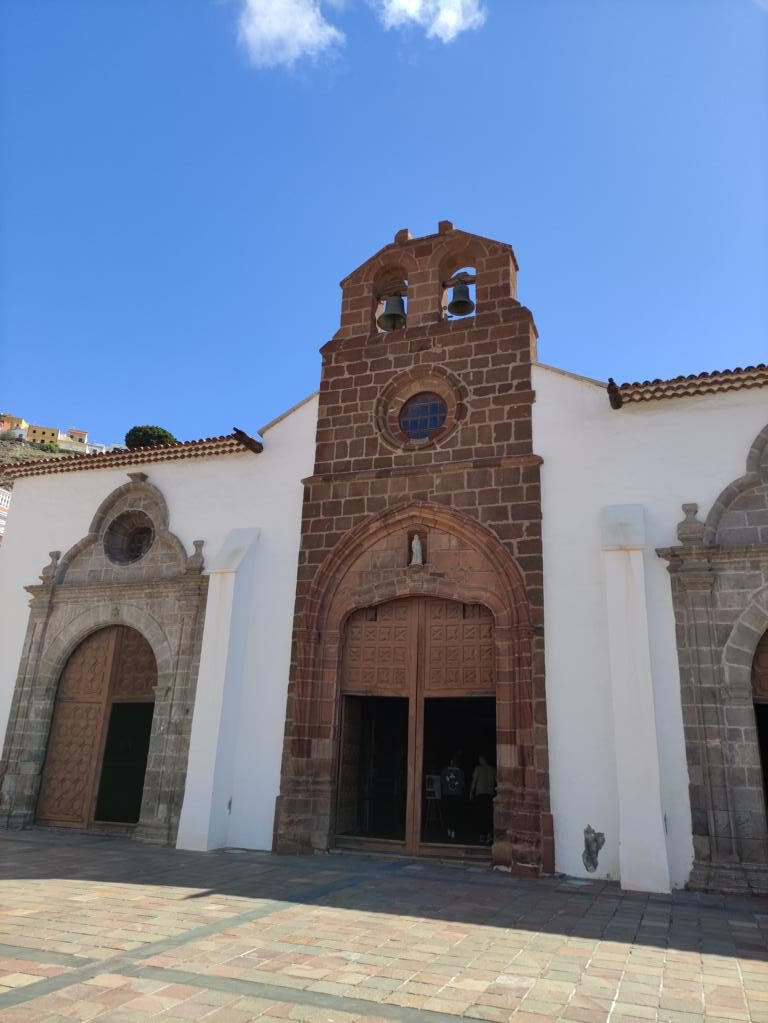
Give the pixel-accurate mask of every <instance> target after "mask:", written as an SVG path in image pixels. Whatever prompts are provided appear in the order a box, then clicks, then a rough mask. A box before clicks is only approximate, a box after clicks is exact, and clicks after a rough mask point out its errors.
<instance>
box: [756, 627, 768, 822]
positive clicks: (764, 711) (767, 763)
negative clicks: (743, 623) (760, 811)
mask: <svg viewBox="0 0 768 1023" xmlns="http://www.w3.org/2000/svg"><path fill="white" fill-rule="evenodd" d="M752 706H753V707H754V711H755V727H756V730H757V742H758V747H759V750H760V768H759V769H760V770H761V778H760V782H761V785H762V790H763V796H764V798H765V801H766V809H767V810H768V784H766V780H767V779H768V632H766V633H764V634H763V638H762V639H761V640H760V642H759V643H758V644H757V649H756V650H755V656H754V659H753V661H752Z"/></svg>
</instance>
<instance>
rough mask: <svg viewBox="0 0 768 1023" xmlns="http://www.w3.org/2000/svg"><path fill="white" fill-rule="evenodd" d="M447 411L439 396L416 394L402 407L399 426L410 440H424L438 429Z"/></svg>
mask: <svg viewBox="0 0 768 1023" xmlns="http://www.w3.org/2000/svg"><path fill="white" fill-rule="evenodd" d="M447 411H448V410H447V408H446V404H445V402H444V401H443V399H442V398H441V397H440V395H439V394H430V393H425V394H416V395H414V396H413V397H412V398H409V399H408V401H407V402H406V403H405V405H403V408H402V411H401V412H400V426H401V428H402V430H403V433H406V434H408V436H409V437H410V438H411V440H424V439H425V438H426V437H431V436H432V434H433V433H436V432H437V430H439V429H440V427H441V426H442V425H443V423H444V422H445V417H446V414H447Z"/></svg>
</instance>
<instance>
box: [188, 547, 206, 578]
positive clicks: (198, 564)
mask: <svg viewBox="0 0 768 1023" xmlns="http://www.w3.org/2000/svg"><path fill="white" fill-rule="evenodd" d="M192 543H193V545H194V548H195V553H194V554H190V555H189V557H188V558H187V572H189V573H190V574H194V573H198V574H199V573H200V572H202V570H203V544H204V543H205V540H193V541H192Z"/></svg>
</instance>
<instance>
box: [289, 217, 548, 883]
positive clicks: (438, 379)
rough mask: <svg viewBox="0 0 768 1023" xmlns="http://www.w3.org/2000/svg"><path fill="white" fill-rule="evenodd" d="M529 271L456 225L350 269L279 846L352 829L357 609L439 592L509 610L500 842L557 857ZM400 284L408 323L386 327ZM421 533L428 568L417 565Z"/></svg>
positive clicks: (301, 598)
mask: <svg viewBox="0 0 768 1023" xmlns="http://www.w3.org/2000/svg"><path fill="white" fill-rule="evenodd" d="M516 274H517V262H516V259H515V256H514V253H513V251H512V249H511V247H510V246H509V245H507V244H503V243H500V242H496V241H492V240H490V239H487V238H482V237H480V236H477V235H473V234H468V233H466V232H463V231H458V230H455V229H454V228H453V226H452V225H451V224H450V223H449V222H447V221H444V222H442V223H441V224H440V225H439V230H438V233H436V234H433V235H428V236H426V237H423V238H412V237H411V235H410V233H409V232H408V231H400V232H398V234H397V235H396V237H395V240H394V242H393V243H392V244H390V245H387V246H385V247H384V248H383V249H381V250H380V251H379V252H378V253H377V254H376V255H374V256H373V257H372V258H371V259H369V260H367V261H366V262H365V263H363V264H362V265H361V266H360V267H358V269H357V270H355V271H354V272H353V273H352V274H350V275H349V276H348V277H346V278H345V279H344V280H343V281H342V282H341V288H342V303H341V325H340V329H339V330H338V332H337V333H336V335H335V336H334V337H333V339H332V340H331V341H330V342H328V344H326V345H325V346H324V348H323V349H322V358H323V366H322V378H321V385H320V398H319V413H318V423H317V445H316V456H315V469H314V474H313V475H312V476H311V477H310V478H309V479H307V480H305V481H304V483H305V493H304V505H303V517H302V542H301V550H300V555H299V567H298V582H297V597H296V614H295V622H294V648H293V662H292V671H291V682H290V687H289V696H288V712H287V724H286V736H285V746H284V754H283V770H282V787H281V797H280V801H279V807H278V815H277V833H276V848H277V849H279V850H283V851H301V850H304V851H306V850H309V849H312V848H315V849H318V848H319V849H324V848H327V847H329V846H330V845H332V844H333V842H334V829H335V813H336V810H335V799H336V795H335V786H336V777H337V773H338V756H339V753H338V747H339V728H340V722H339V692H340V688H339V678H340V672H341V662H342V659H343V656H344V655H343V645H344V641H345V629H346V621H347V618H348V617H349V616H350V615H351V614H352V613H353V612H354V611H356V610H359V609H360V608H363V607H371V608H373V607H375V606H378V605H380V604H382V603H383V602H385V601H388V600H392V599H401V598H402V599H407V598H423V597H438V596H440V597H441V598H446V599H449V600H453V601H457V602H462V601H463V602H464V603H465V605H469V604H480V605H482V606H483V607H485V608H486V609H488V610H489V611H490V612H491V615H492V617H493V647H492V649H493V680H494V685H495V692H496V720H497V750H496V753H497V762H498V794H497V798H496V804H495V834H494V846H493V855H494V858H495V859H496V861H497V862H500V863H504V864H508V865H510V866H512V867H514V868H515V869H518V870H520V871H522V872H528V873H540V872H552V870H553V869H554V865H553V841H552V820H551V815H550V810H549V779H548V750H547V728H546V707H545V695H544V653H543V651H544V639H543V589H542V552H541V501H540V480H539V473H540V462H541V460H540V459H539V458H538V457H537V456H536V454H535V453H534V451H533V448H532V439H531V438H532V432H531V406H532V403H533V400H534V394H533V390H532V386H531V363H532V361H533V360H534V358H535V349H536V327H535V325H534V321H533V316H532V314H531V312H530V311H529V310H528V309H526V308H525V307H524V306H522V305H521V304H520V303H519V301H518V300H517V297H516ZM457 283H462V284H463V285H465V286H466V289H467V292H468V293H469V294H470V295H472V293H473V297H474V302H475V308H474V310H472V311H471V312H470V314H468V315H453V314H452V312H451V311H450V310H449V307H450V305H451V296H452V295H454V296H455V294H456V292H454V291H453V287H454V286H455V285H456V284H457ZM393 298H396V299H397V300H398V302H397V303H396V304H397V307H398V309H401V310H402V314H403V317H404V321H402V320H401V321H400V322H399V323H398V325H397V326H396V327H395V328H394V329H389V330H382V329H381V327H380V326H379V323H380V322H382V321H380V320H379V317H380V315H381V313H382V311H384V310H385V309H388V308H389V307H388V306H387V300H388V299H393ZM454 308H455V306H454ZM377 321H378V322H377ZM411 409H414V412H413V413H411V411H410V410H411ZM419 416H421V417H422V419H419ZM409 417H410V418H409ZM422 425H423V426H424V429H421V427H422ZM414 537H419V542H420V545H421V547H422V550H423V564H422V563H412V562H413V561H414V559H413V553H412V552H413V539H414ZM420 557H421V555H420Z"/></svg>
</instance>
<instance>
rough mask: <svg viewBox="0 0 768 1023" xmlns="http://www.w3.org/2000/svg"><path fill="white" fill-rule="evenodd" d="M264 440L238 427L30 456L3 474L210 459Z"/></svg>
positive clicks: (0, 473)
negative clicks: (154, 442)
mask: <svg viewBox="0 0 768 1023" xmlns="http://www.w3.org/2000/svg"><path fill="white" fill-rule="evenodd" d="M262 450H263V445H262V443H261V442H260V441H257V440H255V439H254V438H253V437H249V436H248V434H247V433H243V431H242V430H238V429H235V430H234V432H233V433H229V434H226V436H224V437H204V438H202V439H201V440H185V441H179V442H178V443H177V444H167V445H165V446H164V447H151V448H133V449H132V450H130V451H122V450H120V451H102V452H98V453H95V454H92V455H68V456H67V457H65V458H46V459H42V458H41V459H30V460H29V461H27V462H15V463H8V464H6V465H0V477H5V478H6V479H20V478H21V477H23V476H45V475H49V474H51V473H57V472H82V471H83V470H85V469H114V468H117V467H118V466H121V465H146V464H147V463H148V462H173V461H176V460H178V459H181V458H210V457H211V456H215V455H235V454H239V453H242V452H244V451H252V452H254V453H255V454H258V453H259V452H260V451H262Z"/></svg>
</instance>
